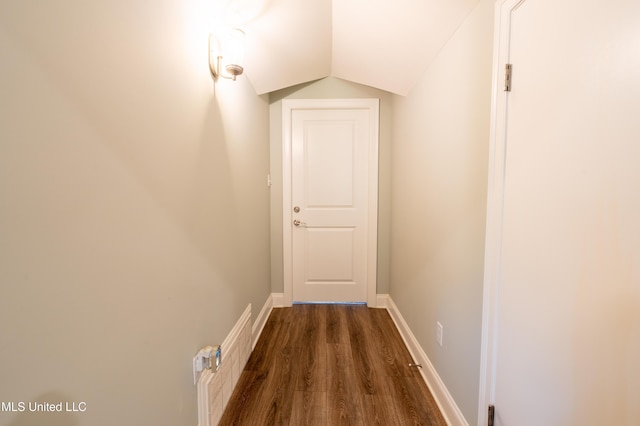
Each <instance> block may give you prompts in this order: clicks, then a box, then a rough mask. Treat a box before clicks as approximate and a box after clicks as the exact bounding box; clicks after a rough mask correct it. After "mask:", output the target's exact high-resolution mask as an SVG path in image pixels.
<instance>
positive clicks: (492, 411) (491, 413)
mask: <svg viewBox="0 0 640 426" xmlns="http://www.w3.org/2000/svg"><path fill="white" fill-rule="evenodd" d="M495 412H496V409H495V407H494V406H493V405H490V406H489V421H488V422H487V425H488V426H493V419H494V415H495Z"/></svg>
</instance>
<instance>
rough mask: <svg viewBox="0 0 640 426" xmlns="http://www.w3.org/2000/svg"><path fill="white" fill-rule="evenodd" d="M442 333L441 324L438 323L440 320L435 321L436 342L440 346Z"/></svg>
mask: <svg viewBox="0 0 640 426" xmlns="http://www.w3.org/2000/svg"><path fill="white" fill-rule="evenodd" d="M442 334H443V330H442V324H440V321H436V342H438V344H439V345H440V346H442Z"/></svg>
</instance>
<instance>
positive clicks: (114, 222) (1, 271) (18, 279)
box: [0, 0, 270, 426]
mask: <svg viewBox="0 0 640 426" xmlns="http://www.w3.org/2000/svg"><path fill="white" fill-rule="evenodd" d="M0 10H1V12H0V57H1V58H2V60H1V62H0V93H1V94H2V95H1V96H0V290H1V297H0V401H3V402H8V401H13V402H16V403H17V402H21V401H25V402H29V401H37V400H41V401H42V400H43V401H47V402H60V401H63V402H66V401H69V402H86V404H87V411H86V412H85V413H82V414H76V415H69V414H64V413H63V414H58V413H48V414H44V415H38V414H29V413H26V412H25V413H6V412H4V413H2V412H0V425H12V426H17V425H32V424H36V423H37V424H47V425H52V426H55V425H74V426H77V425H97V424H105V425H106V424H112V425H188V426H195V425H196V424H197V418H196V392H195V388H194V386H193V381H192V380H193V379H192V375H191V360H192V357H193V355H194V354H195V352H196V351H197V349H198V348H200V347H201V346H203V345H206V344H213V343H219V342H220V341H221V340H222V339H223V338H224V337H225V336H226V335H227V333H228V332H229V331H230V329H231V327H232V326H233V324H234V323H235V322H236V320H237V319H238V318H239V317H240V315H241V313H242V312H243V310H244V309H245V308H246V306H247V305H248V304H249V303H251V304H253V309H254V313H257V311H259V309H260V308H261V307H262V306H263V304H264V302H265V300H266V298H267V296H268V294H269V292H270V287H269V275H270V272H269V268H270V265H269V192H268V188H267V186H266V183H265V179H266V175H267V173H268V166H269V141H268V125H269V122H268V120H269V116H268V108H269V106H268V101H267V98H266V97H257V96H256V95H255V93H254V91H253V89H252V88H251V86H250V84H249V83H248V81H247V79H245V78H240V79H239V80H238V81H237V82H236V83H232V82H230V81H221V82H219V83H218V84H217V85H216V86H215V89H214V85H213V83H212V79H211V77H210V75H209V71H208V67H207V57H206V51H207V35H208V32H209V31H210V30H211V28H210V22H208V21H206V20H205V17H206V16H207V15H208V13H209V12H210V11H209V10H207V9H206V7H205V3H204V2H200V1H196V0H181V1H175V0H171V1H169V0H167V1H161V2H154V3H153V4H150V3H149V2H144V1H139V0H132V1H127V2H112V1H103V0H96V1H92V2H85V1H79V0H68V1H65V2H53V1H43V2H38V4H37V5H34V4H32V3H30V2H14V1H2V2H0Z"/></svg>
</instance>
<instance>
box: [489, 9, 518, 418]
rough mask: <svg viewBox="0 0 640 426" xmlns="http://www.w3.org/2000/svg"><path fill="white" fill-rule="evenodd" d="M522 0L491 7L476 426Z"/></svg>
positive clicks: (494, 316)
mask: <svg viewBox="0 0 640 426" xmlns="http://www.w3.org/2000/svg"><path fill="white" fill-rule="evenodd" d="M525 1H526V0H499V1H498V2H496V6H495V19H494V37H493V73H492V75H493V89H492V95H491V135H490V145H489V179H488V188H487V222H486V231H485V257H484V287H483V303H482V341H481V345H480V389H479V398H478V426H485V425H486V424H487V419H488V414H487V410H488V406H489V405H490V404H493V403H494V401H495V390H496V389H495V384H496V383H495V382H496V361H497V358H496V356H497V345H498V297H499V290H500V262H501V259H502V222H503V211H502V207H503V204H504V185H505V181H504V174H505V170H506V169H505V168H506V163H505V160H506V158H505V154H506V143H507V139H506V136H507V134H506V130H507V128H506V126H507V106H508V92H505V91H504V66H505V64H508V63H509V41H510V33H511V13H512V12H513V11H514V10H516V9H517V8H518V7H520V6H521V5H522V4H523V3H524V2H525Z"/></svg>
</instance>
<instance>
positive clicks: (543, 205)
mask: <svg viewBox="0 0 640 426" xmlns="http://www.w3.org/2000/svg"><path fill="white" fill-rule="evenodd" d="M498 18H499V19H498V22H497V33H496V34H497V44H496V46H497V48H499V53H498V60H497V66H496V73H497V75H504V71H502V70H503V67H504V65H505V64H506V63H511V64H512V65H513V66H512V69H513V75H512V79H511V80H512V91H511V92H508V93H506V92H502V91H501V90H502V87H500V89H499V90H497V91H496V105H497V107H496V116H495V118H496V120H495V121H494V123H495V128H494V131H495V134H494V138H493V142H494V146H493V149H492V152H493V157H492V165H491V167H490V169H491V170H492V171H493V172H494V174H493V175H492V179H490V188H489V196H490V197H489V211H488V215H489V218H488V221H489V223H488V228H487V262H486V277H485V278H486V281H485V285H486V286H487V288H488V292H487V293H486V294H487V295H488V296H487V298H486V299H485V302H486V303H485V320H486V323H485V330H486V335H485V343H484V344H485V347H484V350H485V358H484V359H485V363H486V364H485V365H486V368H487V369H486V382H485V384H486V387H485V389H484V391H485V392H486V394H487V395H489V397H488V398H487V399H488V402H492V403H494V404H495V410H496V423H495V424H496V425H509V426H513V425H517V426H528V425H545V426H565V425H602V424H611V425H613V424H615V425H636V424H640V423H639V422H640V405H639V404H638V401H640V367H639V364H640V363H639V362H638V360H639V359H640V309H639V308H640V225H639V223H640V222H639V221H638V218H640V167H638V161H639V160H640V143H639V142H640V120H638V111H640V24H639V23H640V2H638V1H637V0H619V1H614V2H604V1H601V0H586V1H585V0H582V1H560V2H559V1H557V0H507V1H505V2H503V4H502V6H501V7H500V8H499V9H498ZM500 86H502V85H501V84H500ZM480 410H481V411H480V413H481V414H480V418H481V421H480V424H486V423H485V422H486V406H484V407H483V406H482V400H481V407H480Z"/></svg>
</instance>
